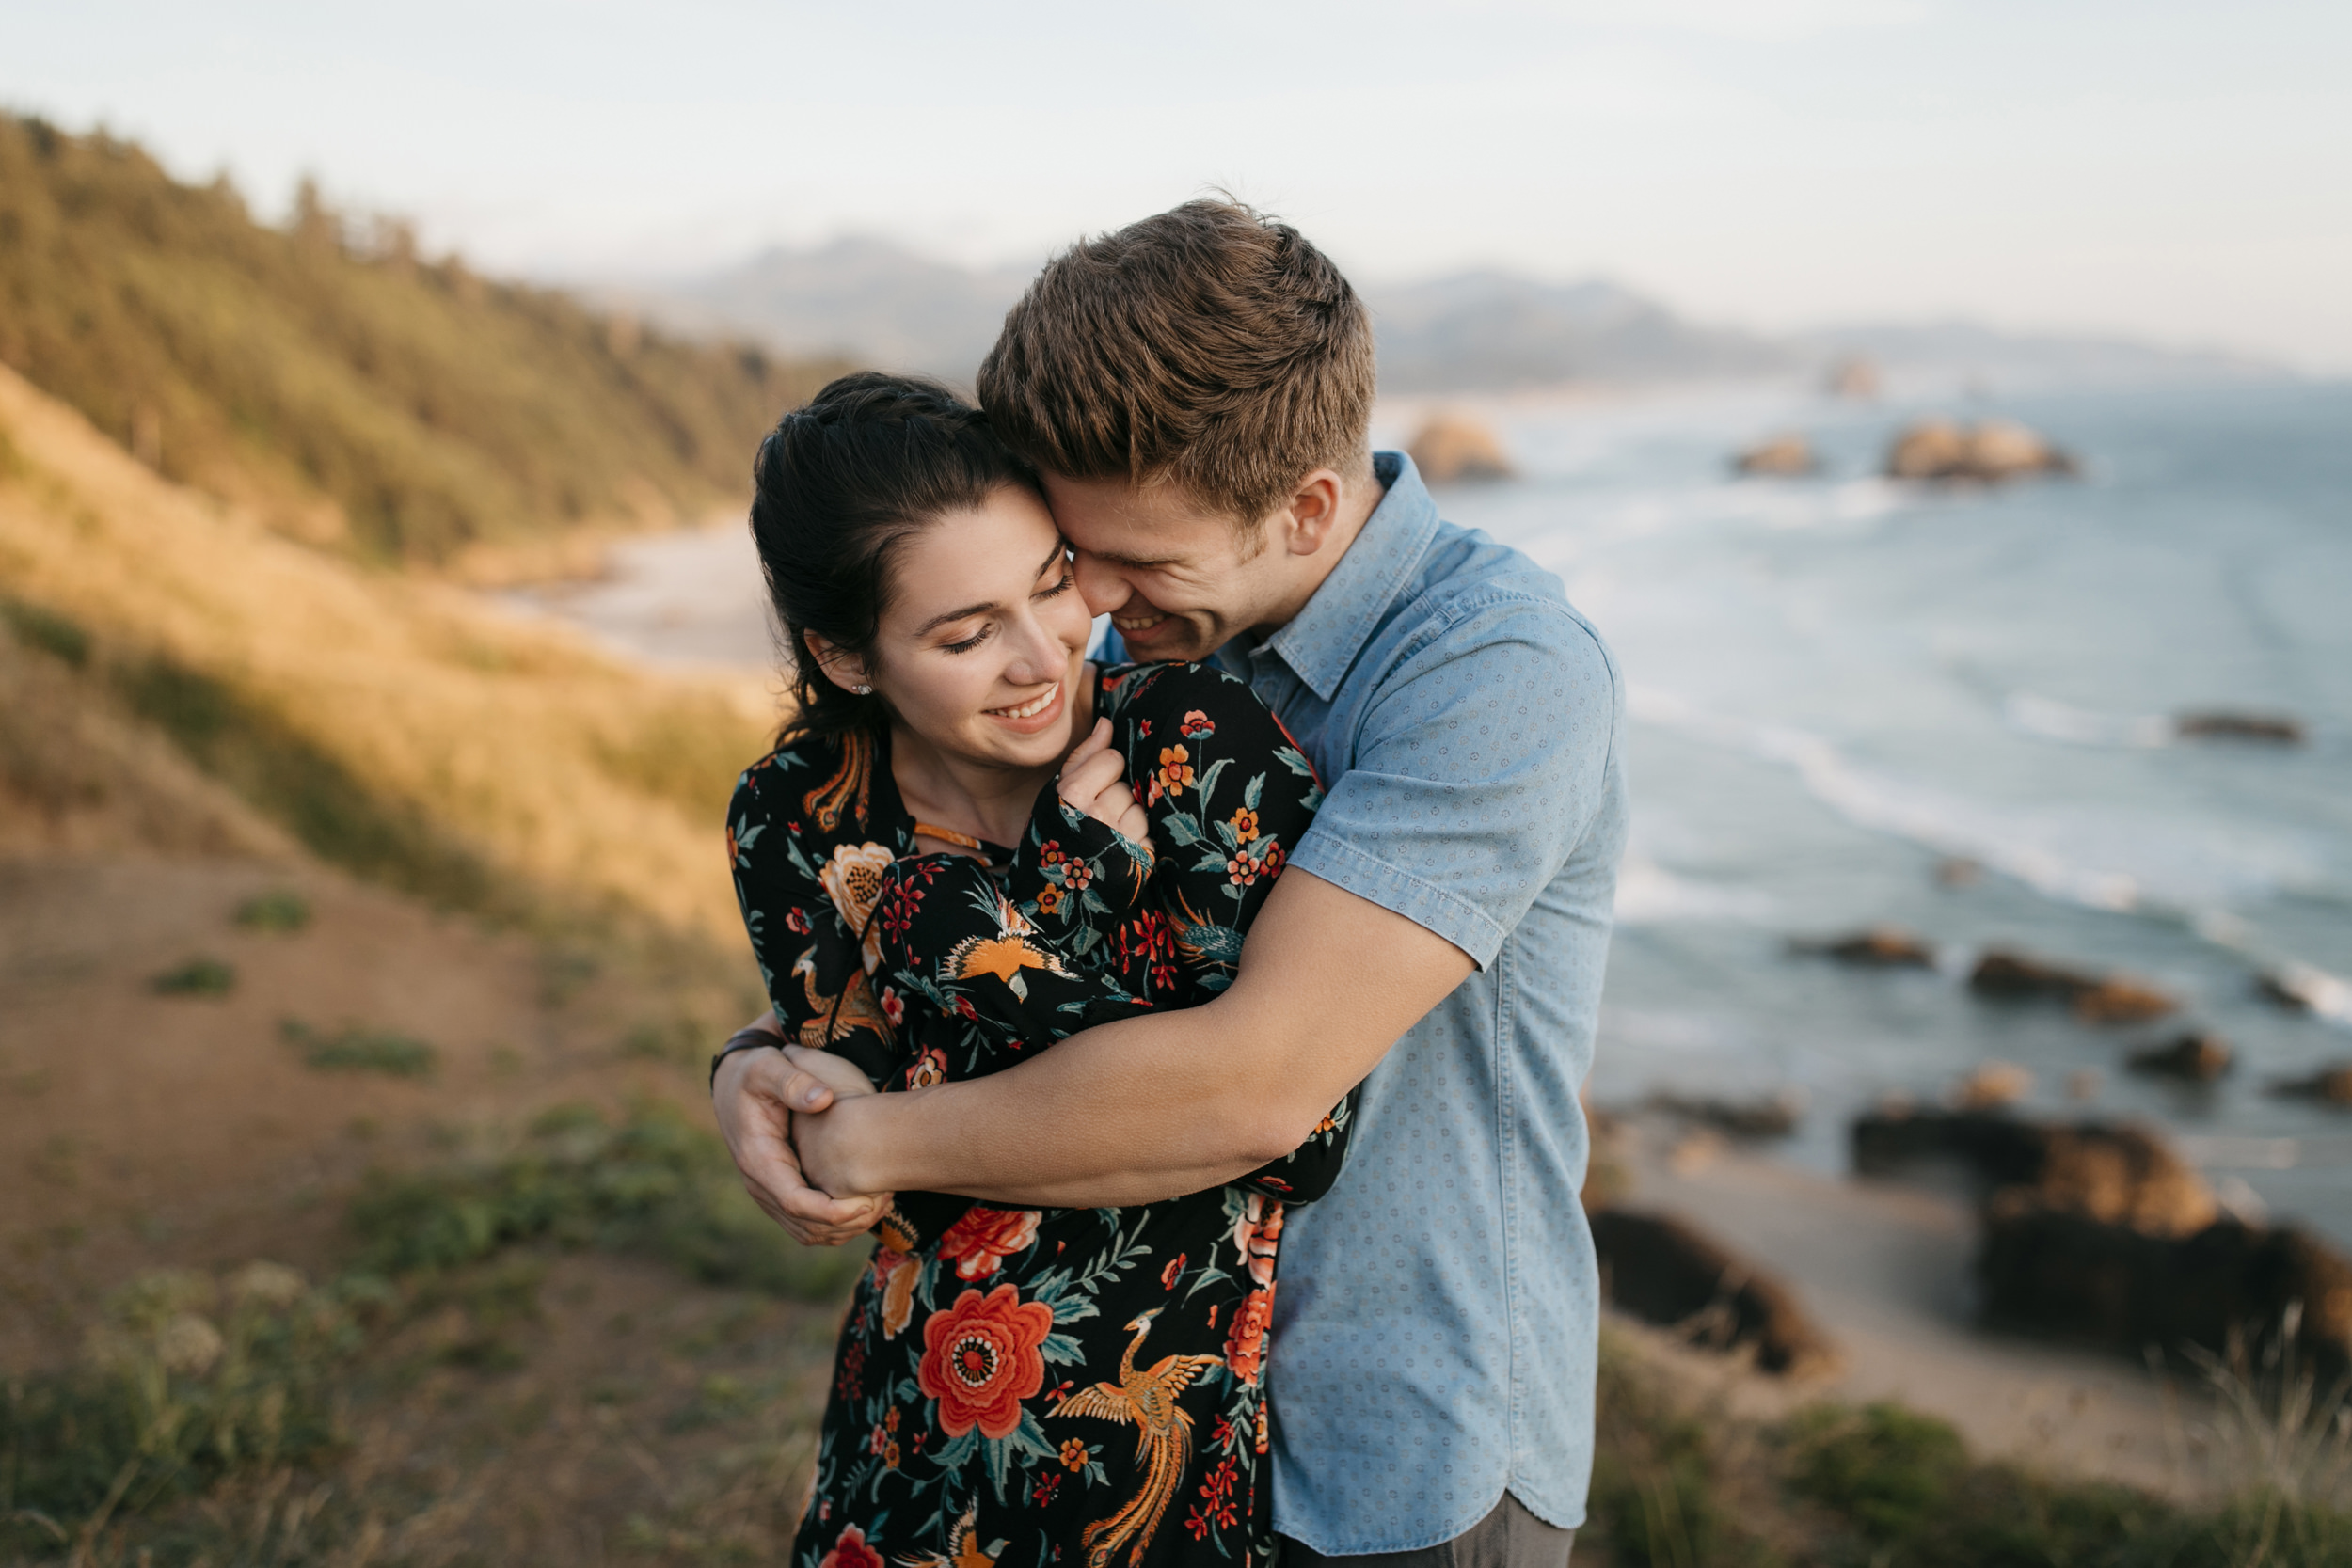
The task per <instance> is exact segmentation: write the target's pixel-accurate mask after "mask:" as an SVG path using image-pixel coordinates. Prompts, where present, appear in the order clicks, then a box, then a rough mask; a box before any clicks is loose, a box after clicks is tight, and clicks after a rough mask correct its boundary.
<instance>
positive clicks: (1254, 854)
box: [1107, 664, 1357, 1203]
mask: <svg viewBox="0 0 2352 1568" xmlns="http://www.w3.org/2000/svg"><path fill="white" fill-rule="evenodd" d="M1107 706H1108V708H1109V710H1110V712H1111V715H1112V721H1113V729H1114V732H1115V733H1116V734H1117V736H1118V737H1119V739H1120V745H1121V747H1122V748H1123V750H1124V752H1125V754H1126V757H1127V769H1128V777H1129V778H1130V779H1132V780H1134V781H1136V784H1137V785H1138V787H1139V790H1140V794H1141V799H1142V800H1143V805H1144V814H1145V815H1146V816H1149V817H1150V818H1151V822H1152V842H1153V843H1155V844H1157V845H1159V846H1161V855H1160V863H1159V866H1158V869H1157V871H1156V873H1155V874H1154V876H1153V879H1152V887H1153V892H1154V896H1155V900H1156V903H1157V909H1156V910H1155V911H1152V913H1153V915H1154V917H1155V918H1156V920H1157V921H1158V923H1159V925H1160V927H1161V930H1162V931H1163V932H1164V933H1165V951H1166V953H1167V955H1168V962H1169V963H1171V964H1172V965H1173V966H1174V967H1175V968H1176V969H1178V970H1180V971H1181V972H1182V974H1183V975H1184V978H1185V979H1186V980H1188V981H1189V982H1190V983H1191V986H1192V987H1193V988H1195V989H1196V990H1197V991H1200V992H1212V993H1213V992H1216V991H1221V990H1224V989H1225V988H1226V987H1227V986H1229V985H1231V984H1232V978H1233V974H1234V972H1235V969H1236V967H1237V965H1238V964H1239V962H1240V959H1241V947H1242V941H1243V939H1244V937H1245V936H1246V935H1247V934H1248V929H1249V925H1250V922H1251V921H1253V920H1254V919H1256V918H1257V913H1258V911H1259V910H1260V908H1262V907H1263V905H1264V903H1265V900H1266V895H1268V894H1269V893H1271V892H1272V891H1273V888H1274V881H1275V879H1276V878H1277V877H1279V875H1281V871H1282V867H1283V866H1284V864H1286V863H1288V860H1289V856H1290V852H1291V850H1292V849H1293V848H1294V847H1296V845H1297V843H1298V841H1299V838H1300V837H1301V836H1302V835H1303V834H1304V833H1305V832H1307V829H1308V827H1309V825H1310V824H1311V823H1312V822H1313V821H1314V817H1315V812H1316V810H1317V809H1318V808H1319V807H1320V806H1321V805H1322V803H1323V787H1322V784H1321V782H1320V781H1319V780H1317V779H1316V777H1315V770H1314V767H1313V765H1312V764H1311V763H1310V762H1309V761H1308V760H1307V758H1306V755H1305V754H1304V753H1303V752H1300V751H1299V749H1298V747H1297V746H1296V745H1295V743H1294V742H1293V741H1292V739H1291V737H1290V734H1289V732H1288V731H1286V730H1284V729H1283V728H1282V724H1281V721H1279V720H1278V719H1276V718H1275V716H1274V714H1273V711H1272V710H1271V709H1269V708H1268V707H1267V706H1266V705H1264V704H1263V703H1262V702H1260V701H1259V700H1258V698H1257V696H1256V694H1254V693H1253V692H1251V691H1250V689H1248V687H1247V686H1244V685H1243V684H1242V683H1241V682H1240V681H1237V680H1235V679H1233V677H1232V676H1231V675H1228V674H1226V673H1223V672H1222V671H1218V670H1214V669H1211V668H1209V667H1208V666H1206V665H1200V664H1188V665H1177V664H1167V665H1139V666H1136V667H1134V668H1133V669H1132V670H1129V671H1125V672H1117V673H1114V675H1113V677H1112V680H1111V683H1110V689H1109V693H1108V702H1107ZM1356 1094H1357V1091H1356V1090H1354V1089H1350V1090H1349V1091H1348V1093H1347V1097H1346V1098H1345V1099H1344V1100H1343V1101H1341V1102H1340V1103H1339V1104H1338V1105H1335V1106H1333V1107H1332V1109H1331V1113H1330V1115H1328V1116H1327V1117H1324V1118H1323V1121H1322V1123H1321V1124H1320V1125H1319V1126H1318V1127H1317V1128H1316V1129H1315V1131H1314V1132H1312V1133H1311V1134H1309V1136H1308V1138H1307V1141H1306V1142H1305V1143H1303V1144H1301V1145H1299V1147H1298V1148H1296V1149H1295V1150H1293V1151H1292V1152H1291V1153H1290V1154H1288V1155H1285V1156H1284V1157H1283V1158H1281V1159H1279V1160H1277V1161H1274V1162H1273V1163H1272V1164H1267V1165H1265V1166H1263V1167H1262V1168H1260V1169H1259V1170H1257V1171H1254V1172H1252V1173H1251V1174H1250V1175H1249V1176H1248V1177H1245V1178H1243V1179H1242V1180H1241V1181H1240V1182H1239V1183H1238V1184H1239V1185H1241V1186H1245V1187H1248V1188H1250V1189H1251V1190H1253V1191H1258V1192H1263V1193H1266V1194H1269V1195H1270V1196H1276V1197H1279V1198H1282V1199H1283V1200H1285V1201H1286V1202H1292V1203H1306V1202H1311V1201H1312V1200H1313V1199H1315V1198H1317V1197H1320V1196H1323V1195H1324V1194H1325V1193H1326V1192H1328V1191H1329V1190H1330V1187H1331V1184H1332V1182H1334V1181H1335V1180H1338V1179H1339V1174H1340V1170H1341V1168H1342V1166H1343V1164H1345V1162H1346V1159H1347V1142H1348V1136H1349V1133H1350V1132H1351V1130H1352V1129H1353V1127H1354V1124H1355V1119H1356V1117H1355V1108H1356Z"/></svg>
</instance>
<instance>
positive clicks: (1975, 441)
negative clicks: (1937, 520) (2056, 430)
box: [1886, 420, 2076, 484]
mask: <svg viewBox="0 0 2352 1568" xmlns="http://www.w3.org/2000/svg"><path fill="white" fill-rule="evenodd" d="M2075 471H2076V467H2075V463H2074V458H2073V457H2071V456H2069V455H2068V454H2067V453H2065V452H2063V451H2059V450H2058V448H2057V447H2054V446H2052V445H2051V444H2050V443H2049V442H2048V441H2046V440H2044V439H2042V437H2041V436H2037V435H2036V434H2034V433H2033V432H2032V431H2030V430H2027V429H2026V427H2025V426H2024V425H2021V424H2018V423H2016V422H2015V421H2014V420H1985V421H1983V422H1982V423H1981V424H1978V425H1974V426H1963V425H1960V424H1956V423H1954V422H1953V421H1952V420H1919V421H1918V422H1917V423H1915V424H1912V425H1908V426H1906V427H1905V428H1904V429H1903V430H1902V432H1901V433H1900V434H1899V435H1898V436H1896V437H1895V444H1894V446H1893V447H1891V448H1889V449H1888V451H1887V454H1886V472H1887V476H1888V477H1889V478H1891V479H1927V480H1944V481H1974V482H1977V483H1988V484H1990V483H2000V482H2001V481H2003V480H2010V479H2019V478H2022V477H2024V476H2026V475H2028V474H2072V473H2074V472H2075Z"/></svg>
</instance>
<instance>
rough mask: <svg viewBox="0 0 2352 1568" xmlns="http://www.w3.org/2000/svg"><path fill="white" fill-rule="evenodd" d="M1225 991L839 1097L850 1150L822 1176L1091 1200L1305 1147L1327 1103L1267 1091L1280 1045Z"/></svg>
mask: <svg viewBox="0 0 2352 1568" xmlns="http://www.w3.org/2000/svg"><path fill="white" fill-rule="evenodd" d="M1227 1000H1229V999H1228V998H1220V999H1219V1000H1218V1001H1217V1002H1213V1003H1210V1004H1208V1005H1207V1006H1200V1007H1195V1008H1191V1009H1188V1010H1186V1011H1184V1012H1169V1013H1153V1014H1148V1015H1145V1016H1142V1017H1138V1018H1132V1019H1121V1020H1120V1021H1119V1022H1116V1023H1109V1024H1104V1026H1102V1027H1101V1028H1098V1029H1090V1030H1088V1031H1087V1032H1086V1033H1084V1034H1081V1035H1074V1036H1072V1037H1070V1038H1068V1039H1066V1040H1063V1041H1062V1042H1060V1043H1059V1044H1058V1045H1057V1046H1055V1047H1054V1049H1053V1050H1051V1051H1049V1052H1046V1053H1043V1054H1041V1055H1040V1056H1038V1057H1036V1058H1034V1059H1033V1060H1030V1061H1027V1062H1024V1063H1022V1064H1021V1065H1020V1066H1019V1067H1017V1068H1013V1069H1009V1070H1007V1071H1004V1072H1000V1073H994V1074H992V1075H991V1076H989V1077H986V1078H978V1079H973V1080H970V1081H968V1082H963V1083H955V1084H942V1085H938V1086H936V1087H933V1088H929V1089H922V1090H916V1091H914V1092H911V1093H906V1094H888V1095H872V1096H867V1097H863V1098H860V1099H856V1100H850V1101H843V1102H841V1103H840V1104H838V1105H836V1106H834V1109H833V1110H831V1111H828V1112H827V1113H825V1115H826V1117H828V1118H830V1117H843V1118H845V1122H846V1123H847V1125H845V1126H844V1127H842V1128H840V1129H839V1130H838V1132H840V1134H841V1141H842V1145H843V1147H845V1148H850V1149H852V1150H854V1151H855V1153H854V1156H853V1157H852V1158H851V1159H850V1160H848V1161H846V1162H844V1168H842V1169H841V1170H839V1171H834V1170H827V1171H826V1172H825V1173H824V1175H825V1176H826V1178H827V1180H828V1183H829V1184H830V1183H831V1182H833V1181H836V1180H837V1181H840V1182H842V1183H844V1185H843V1186H842V1187H836V1188H835V1189H834V1190H836V1191H839V1190H850V1191H858V1192H950V1193H960V1194H961V1195H963V1196H967V1197H976V1198H980V1199H983V1200H986V1201H988V1202H992V1203H1013V1204H1024V1205H1035V1206H1040V1207H1051V1208H1083V1207H1097V1206H1123V1205H1127V1204H1136V1203H1152V1202H1156V1201H1157V1200H1159V1199H1161V1198H1166V1197H1174V1196H1179V1195H1180V1194H1184V1193H1192V1192H1199V1191H1200V1190H1201V1189H1202V1188H1204V1187H1214V1186H1218V1185H1221V1184H1222V1183H1224V1182H1227V1181H1231V1180H1234V1179H1235V1178H1237V1177H1240V1176H1244V1175H1246V1174H1248V1172H1250V1171H1252V1170H1255V1169H1256V1168H1257V1167H1258V1166H1260V1165H1262V1164H1265V1163H1266V1162H1267V1161H1268V1160H1272V1159H1275V1158H1278V1157H1279V1156H1280V1155H1282V1154H1286V1153H1288V1152H1289V1151H1290V1150H1291V1149H1292V1148H1295V1147H1296V1145H1297V1143H1298V1141H1299V1140H1300V1139H1301V1138H1303V1137H1304V1136H1305V1135H1306V1133H1307V1132H1308V1130H1309V1129H1311V1127H1312V1126H1313V1125H1314V1122H1315V1119H1316V1118H1317V1117H1320V1116H1321V1115H1322V1113H1323V1111H1325V1110H1326V1109H1327V1108H1328V1106H1327V1105H1317V1106H1315V1108H1314V1109H1312V1110H1311V1111H1302V1110H1300V1109H1297V1108H1291V1107H1286V1106H1285V1105H1284V1104H1283V1103H1282V1101H1281V1097H1279V1096H1277V1095H1271V1094H1269V1093H1268V1092H1267V1088H1266V1085H1264V1084H1263V1082H1262V1081H1260V1080H1261V1079H1262V1076H1263V1073H1264V1071H1265V1059H1264V1058H1265V1055H1266V1054H1279V1051H1277V1052H1269V1053H1261V1052H1260V1051H1254V1050H1251V1049H1249V1046H1250V1044H1251V1042H1250V1041H1249V1040H1248V1039H1247V1038H1236V1036H1237V1035H1238V1034H1240V1032H1241V1030H1242V1029H1243V1028H1244V1027H1245V1024H1244V1021H1243V1020H1241V1019H1238V1018H1235V1019H1232V1020H1230V1021H1229V1020H1228V1019H1226V1018H1224V1017H1221V1016H1220V1008H1221V1007H1222V1006H1223V1004H1224V1003H1225V1002H1226V1001H1227ZM1233 1010H1234V1011H1244V1010H1246V1009H1233ZM1255 1043H1256V1044H1257V1045H1259V1046H1261V1047H1263V1046H1270V1045H1274V1044H1276V1042H1274V1041H1270V1040H1264V1039H1263V1038H1261V1039H1260V1040H1258V1041H1256V1042H1255Z"/></svg>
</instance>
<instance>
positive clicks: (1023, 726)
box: [980, 681, 1062, 735]
mask: <svg viewBox="0 0 2352 1568" xmlns="http://www.w3.org/2000/svg"><path fill="white" fill-rule="evenodd" d="M1061 689H1062V683H1061V682H1059V681H1056V682H1055V683H1054V684H1053V685H1051V686H1049V687H1047V688H1046V689H1044V690H1042V691H1041V692H1039V693H1038V694H1037V695H1036V696H1034V697H1032V698H1030V699H1029V700H1028V701H1027V702H1025V703H1015V704H1013V705H1011V706H1010V707H987V708H982V709H981V710H980V711H981V712H982V713H985V714H987V715H988V716H989V717H990V718H991V719H994V720H997V721H1000V722H1003V723H1007V724H1009V725H1011V726H1012V727H1013V728H1014V729H1016V730H1018V731H1020V732H1021V733H1022V734H1024V735H1035V734H1037V733H1039V732H1040V731H1041V730H1045V729H1049V728H1051V727H1052V726H1053V723H1054V721H1055V720H1057V719H1058V718H1060V717H1061V709H1062V701H1061Z"/></svg>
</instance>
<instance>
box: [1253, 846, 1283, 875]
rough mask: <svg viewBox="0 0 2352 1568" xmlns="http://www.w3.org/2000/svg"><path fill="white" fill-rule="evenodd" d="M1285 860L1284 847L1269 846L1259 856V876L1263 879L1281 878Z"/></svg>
mask: <svg viewBox="0 0 2352 1568" xmlns="http://www.w3.org/2000/svg"><path fill="white" fill-rule="evenodd" d="M1283 858H1284V857H1283V854H1282V847H1281V846H1280V845H1279V844H1269V845H1267V846H1266V847H1265V849H1264V851H1263V853H1262V854H1261V855H1260V856H1259V859H1258V867H1259V871H1258V874H1259V875H1260V876H1262V877H1279V876H1280V875H1281V874H1282V862H1283Z"/></svg>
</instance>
